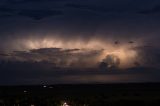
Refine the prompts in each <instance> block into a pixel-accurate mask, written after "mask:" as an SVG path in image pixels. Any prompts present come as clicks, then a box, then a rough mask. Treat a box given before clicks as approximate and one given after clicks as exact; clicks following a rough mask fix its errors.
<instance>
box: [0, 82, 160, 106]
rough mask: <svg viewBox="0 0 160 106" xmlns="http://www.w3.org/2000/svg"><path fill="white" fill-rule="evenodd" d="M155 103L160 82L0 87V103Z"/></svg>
mask: <svg viewBox="0 0 160 106" xmlns="http://www.w3.org/2000/svg"><path fill="white" fill-rule="evenodd" d="M65 102H66V103H68V105H70V106H117V105H125V106H135V105H141V106H151V105H153V106H156V105H157V104H160V84H159V83H141V84H133V83H132V84H93V85H92V84H79V85H41V86H40V85H39V86H1V87H0V103H1V104H0V105H1V106H63V105H64V106H67V105H65V104H64V103H65Z"/></svg>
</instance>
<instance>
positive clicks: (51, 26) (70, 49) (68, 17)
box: [0, 0, 160, 84]
mask: <svg viewBox="0 0 160 106" xmlns="http://www.w3.org/2000/svg"><path fill="white" fill-rule="evenodd" d="M159 13H160V2H159V0H1V1H0V62H1V69H0V73H2V74H1V76H2V77H1V78H2V80H1V83H6V82H7V81H8V80H9V81H8V82H9V83H12V84H13V83H14V84H15V83H19V84H20V83H31V82H32V81H33V80H34V81H33V82H34V83H41V82H43V80H46V82H51V83H69V82H70V83H76V82H77V83H81V82H84V83H85V82H90V83H93V82H110V81H111V82H112V81H113V82H116V81H119V82H127V81H130V82H132V81H133V82H134V81H137V82H138V81H159V79H158V76H157V75H156V73H157V74H158V73H159V71H158V70H159V64H160V58H159V56H160V49H159V48H160V45H159V40H160V36H159V34H160V31H159V28H160V14H159ZM113 55H114V56H115V57H117V58H116V59H117V62H116V63H117V66H118V72H117V71H116V72H115V73H114V72H111V73H110V74H111V75H110V74H109V73H108V72H104V73H105V74H106V75H103V74H104V73H103V72H102V71H103V70H101V68H99V65H100V64H101V62H104V63H105V65H106V64H108V62H109V61H108V56H109V57H110V56H113ZM113 59H114V58H113ZM110 62H113V61H110ZM113 65H115V64H113ZM9 66H10V67H14V68H7V67H9ZM31 66H32V67H33V69H32V68H31V69H27V67H31ZM40 66H41V67H40ZM38 67H40V68H38ZM25 68H26V69H25ZM75 68H76V69H75ZM82 68H84V69H82ZM105 68H107V66H105ZM40 69H41V70H40ZM17 70H18V71H17ZM28 70H30V71H28ZM35 70H36V71H35ZM38 70H39V71H38ZM52 70H53V72H52ZM66 70H71V71H69V73H67V72H66ZM75 70H77V71H76V72H75ZM91 70H93V72H92V71H91ZM105 70H106V69H105ZM122 70H123V71H124V70H125V71H126V70H127V72H126V73H122ZM137 70H138V71H139V72H138V71H137ZM144 70H146V71H144ZM147 70H149V71H148V72H147ZM151 70H153V71H154V72H153V74H152V72H151ZM119 71H120V73H119ZM23 73H26V74H25V75H26V77H24V78H22V77H20V76H21V75H22V76H25V75H23ZM44 73H45V74H44ZM49 73H50V74H51V75H53V77H54V78H52V76H50V75H49ZM76 73H77V74H76ZM88 73H89V74H88ZM132 73H136V74H134V75H132ZM11 74H12V75H13V76H12V75H11ZM43 74H44V76H43ZM75 74H76V75H75ZM115 74H116V75H115ZM3 75H4V76H5V77H3ZM32 75H33V76H32ZM16 76H19V77H17V79H16ZM29 76H31V77H29ZM124 76H125V77H124ZM127 76H128V77H129V76H131V79H130V80H129V79H128V77H127ZM137 76H138V80H136V77H137ZM144 76H145V77H144ZM154 76H155V78H154ZM6 77H11V78H9V79H7V78H6ZM112 77H113V78H112ZM123 78H124V79H123ZM147 78H148V79H147ZM3 79H4V80H3ZM13 79H15V80H13ZM21 79H23V80H22V82H20V80H21ZM72 79H75V81H72ZM51 80H54V81H51ZM12 81H13V82H12ZM65 81H66V82H65Z"/></svg>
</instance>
